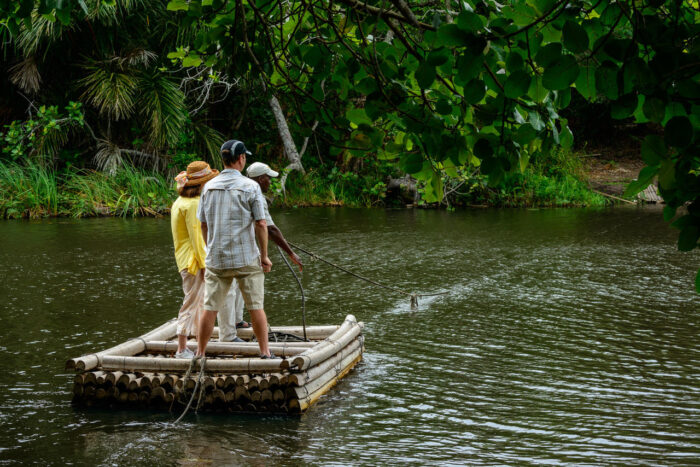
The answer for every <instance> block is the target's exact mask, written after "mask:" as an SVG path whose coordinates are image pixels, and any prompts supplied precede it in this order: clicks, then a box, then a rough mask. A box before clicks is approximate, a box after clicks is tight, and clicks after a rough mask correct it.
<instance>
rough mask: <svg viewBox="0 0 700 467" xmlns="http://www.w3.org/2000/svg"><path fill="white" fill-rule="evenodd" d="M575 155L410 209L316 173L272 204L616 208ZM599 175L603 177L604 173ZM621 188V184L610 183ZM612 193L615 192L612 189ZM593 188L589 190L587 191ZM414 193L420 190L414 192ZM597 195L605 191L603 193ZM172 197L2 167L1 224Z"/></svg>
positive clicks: (148, 179)
mask: <svg viewBox="0 0 700 467" xmlns="http://www.w3.org/2000/svg"><path fill="white" fill-rule="evenodd" d="M586 164H587V162H586V159H585V158H582V157H578V156H571V155H566V157H563V156H559V157H557V158H556V160H552V158H550V160H545V161H540V162H539V163H537V164H531V165H530V166H529V167H528V168H527V169H526V171H524V172H523V173H515V174H508V175H506V178H505V179H504V181H503V183H502V184H501V185H500V186H498V187H491V186H489V183H488V179H487V178H486V177H483V176H480V175H478V174H474V175H471V176H463V177H462V178H460V179H457V178H455V179H449V178H448V179H446V186H448V187H449V188H448V189H447V190H446V192H447V196H446V197H445V200H444V201H443V202H442V203H441V204H440V205H436V204H426V203H422V202H421V201H420V199H418V200H417V202H415V203H414V200H413V199H411V198H406V197H405V196H404V197H402V196H401V195H400V194H399V195H397V194H395V193H388V192H387V182H388V175H387V174H385V173H379V172H377V173H364V174H363V173H355V172H342V171H339V170H337V169H335V168H334V169H332V170H328V171H324V170H322V169H321V168H314V169H311V170H309V171H307V172H306V174H301V173H297V172H293V173H291V174H290V176H289V178H288V180H287V184H286V187H285V192H284V193H282V191H281V187H280V186H279V181H278V180H275V182H274V183H275V184H273V187H272V189H273V191H276V193H277V195H276V196H275V197H274V201H273V205H277V206H287V207H313V206H346V207H405V206H406V205H414V206H417V207H428V208H431V207H433V208H434V207H447V208H449V209H454V208H459V207H586V206H604V205H606V204H614V203H615V200H613V199H610V198H605V197H604V196H601V195H600V194H598V193H596V191H598V190H600V186H599V184H598V185H596V184H595V183H597V182H595V180H596V178H595V176H596V174H598V175H599V173H600V172H601V171H600V170H598V172H597V173H594V172H593V171H591V170H590V168H589V166H588V165H586ZM603 172H605V171H604V170H603ZM615 183H617V184H619V186H622V185H623V183H624V181H619V182H617V181H616V182H615ZM614 186H618V185H614ZM592 187H593V188H592ZM417 189H418V190H419V192H420V189H421V187H420V184H418V188H417ZM601 191H605V192H609V190H606V189H603V190H601ZM176 197H177V195H176V192H175V188H174V186H173V184H172V181H171V180H169V179H166V177H164V176H163V175H161V174H158V173H152V172H146V171H142V170H138V169H135V168H132V167H124V168H122V169H121V170H119V171H118V172H117V173H115V174H113V175H107V174H106V173H104V172H98V171H92V170H82V169H74V168H71V169H67V170H64V171H56V170H53V169H51V168H46V167H43V166H40V165H35V164H25V165H18V164H13V163H2V162H0V218H3V219H18V218H32V219H36V218H43V217H75V218H80V217H98V216H117V217H118V216H122V217H131V216H160V215H166V214H169V210H170V206H171V204H172V203H173V201H174V200H175V198H176Z"/></svg>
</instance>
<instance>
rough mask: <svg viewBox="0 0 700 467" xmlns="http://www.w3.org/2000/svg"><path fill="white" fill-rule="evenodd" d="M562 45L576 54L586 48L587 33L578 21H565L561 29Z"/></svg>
mask: <svg viewBox="0 0 700 467" xmlns="http://www.w3.org/2000/svg"><path fill="white" fill-rule="evenodd" d="M562 42H563V43H564V47H566V48H567V49H569V50H570V51H571V52H573V53H575V54H577V53H581V52H583V51H584V50H586V49H588V34H587V33H586V30H585V29H583V27H581V25H579V24H578V23H574V22H573V21H567V22H566V23H564V28H563V29H562Z"/></svg>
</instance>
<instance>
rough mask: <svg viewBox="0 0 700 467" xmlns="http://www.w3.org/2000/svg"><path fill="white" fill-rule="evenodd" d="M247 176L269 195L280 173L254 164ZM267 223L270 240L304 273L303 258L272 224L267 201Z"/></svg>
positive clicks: (248, 170) (257, 163) (249, 168)
mask: <svg viewBox="0 0 700 467" xmlns="http://www.w3.org/2000/svg"><path fill="white" fill-rule="evenodd" d="M246 175H248V177H249V178H252V179H253V180H255V181H256V182H258V185H260V189H261V190H262V192H263V194H267V192H268V191H269V190H270V183H271V182H272V180H271V178H273V177H277V176H278V175H279V173H278V172H275V171H274V170H272V169H271V168H270V166H269V165H267V164H263V163H262V162H253V163H252V164H250V166H248V168H247V169H246ZM265 221H266V222H267V235H268V236H269V238H270V240H272V241H273V242H275V243H276V244H277V245H279V247H280V248H282V249H283V250H284V252H285V253H287V255H289V259H291V260H292V262H293V263H294V264H296V265H297V266H299V271H302V269H303V268H304V265H303V264H302V262H301V258H299V256H298V255H297V254H296V253H294V251H293V250H292V248H291V247H290V246H289V244H288V243H287V240H285V238H284V235H282V232H281V231H280V229H279V228H277V226H276V225H275V223H274V222H272V217H270V210H269V209H268V207H267V200H265Z"/></svg>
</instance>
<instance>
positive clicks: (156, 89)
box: [139, 72, 187, 148]
mask: <svg viewBox="0 0 700 467" xmlns="http://www.w3.org/2000/svg"><path fill="white" fill-rule="evenodd" d="M139 92H140V99H139V107H140V109H141V113H142V115H143V116H144V118H145V119H146V122H147V125H148V127H149V130H150V132H149V133H150V134H149V140H150V142H151V144H152V145H153V146H155V147H156V148H164V147H167V146H174V145H175V144H177V141H178V136H179V133H180V131H182V128H183V126H184V124H185V121H186V120H187V107H186V106H185V95H184V94H183V92H182V91H181V90H180V88H179V87H178V86H177V84H176V83H174V82H173V81H172V80H170V79H169V78H168V77H167V76H165V75H164V74H162V73H160V72H150V73H145V74H143V75H142V77H141V79H140V83H139Z"/></svg>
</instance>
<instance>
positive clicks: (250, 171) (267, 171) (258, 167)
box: [246, 162, 279, 178]
mask: <svg viewBox="0 0 700 467" xmlns="http://www.w3.org/2000/svg"><path fill="white" fill-rule="evenodd" d="M246 174H247V175H248V176H249V177H250V178H255V177H259V176H261V175H269V176H270V177H276V176H278V175H279V172H275V171H274V170H272V169H271V168H270V166H269V165H267V164H263V163H262V162H253V163H252V164H250V165H249V166H248V168H247V169H246Z"/></svg>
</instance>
